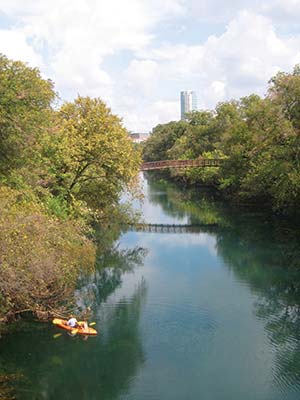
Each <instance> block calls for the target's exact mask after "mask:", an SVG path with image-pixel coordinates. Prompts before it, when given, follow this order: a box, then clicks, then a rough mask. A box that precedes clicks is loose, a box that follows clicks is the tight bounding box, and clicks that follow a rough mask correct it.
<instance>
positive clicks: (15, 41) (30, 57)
mask: <svg viewBox="0 0 300 400" xmlns="http://www.w3.org/2000/svg"><path fill="white" fill-rule="evenodd" d="M0 52H1V53H3V54H5V55H6V56H7V57H8V58H11V59H17V60H22V61H24V62H27V63H28V64H29V65H30V66H31V67H40V68H43V66H44V65H43V61H42V57H41V56H40V55H39V54H37V52H35V50H34V49H33V48H32V46H30V44H29V43H28V42H27V40H26V36H25V35H24V34H23V33H22V32H20V31H18V30H4V29H3V30H0Z"/></svg>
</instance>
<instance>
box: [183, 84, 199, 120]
mask: <svg viewBox="0 0 300 400" xmlns="http://www.w3.org/2000/svg"><path fill="white" fill-rule="evenodd" d="M180 106H181V119H185V118H186V117H185V114H186V113H189V112H191V111H196V110H197V95H196V92H194V91H192V90H186V91H183V92H180Z"/></svg>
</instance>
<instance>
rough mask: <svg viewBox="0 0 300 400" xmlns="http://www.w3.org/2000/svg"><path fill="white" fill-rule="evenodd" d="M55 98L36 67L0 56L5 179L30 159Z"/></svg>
mask: <svg viewBox="0 0 300 400" xmlns="http://www.w3.org/2000/svg"><path fill="white" fill-rule="evenodd" d="M55 96H56V94H55V92H54V90H53V83H52V82H51V81H50V80H45V79H42V77H41V74H40V72H39V71H38V69H37V68H30V67H28V66H27V65H26V64H24V63H22V62H20V61H12V60H9V59H8V58H6V57H5V56H4V55H0V174H2V175H4V176H7V175H8V174H9V173H10V172H11V171H12V169H14V168H18V167H20V166H22V165H23V164H24V162H26V161H28V160H30V159H32V157H34V154H35V151H36V148H37V141H38V138H39V136H40V135H41V133H42V132H43V131H44V130H45V129H46V128H48V127H49V123H50V120H51V114H52V109H51V103H52V102H53V100H54V99H55Z"/></svg>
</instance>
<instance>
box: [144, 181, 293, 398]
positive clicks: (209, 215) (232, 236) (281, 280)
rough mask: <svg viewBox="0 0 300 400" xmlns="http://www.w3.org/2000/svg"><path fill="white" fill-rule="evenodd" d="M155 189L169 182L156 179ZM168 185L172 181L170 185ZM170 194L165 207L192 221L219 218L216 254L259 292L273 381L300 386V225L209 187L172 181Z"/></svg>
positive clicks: (216, 220) (256, 308) (256, 306)
mask: <svg viewBox="0 0 300 400" xmlns="http://www.w3.org/2000/svg"><path fill="white" fill-rule="evenodd" d="M149 184H150V186H151V187H152V186H154V188H155V189H154V190H155V191H159V187H161V186H162V187H163V185H166V184H165V183H162V182H153V181H152V180H151V179H149ZM167 186H168V185H167ZM167 191H168V196H167V200H166V199H165V198H164V197H163V196H160V197H158V196H155V197H154V198H153V199H152V200H153V201H155V202H161V207H162V208H163V210H164V212H166V213H170V214H171V215H173V214H174V211H173V210H181V212H180V215H184V214H185V215H188V221H189V222H190V223H191V224H196V223H199V222H200V221H201V222H202V223H203V222H204V221H205V222H209V223H212V222H213V223H216V224H217V226H218V227H217V228H214V229H213V230H212V229H209V231H207V229H205V228H204V229H201V232H207V233H214V236H215V237H216V250H217V254H218V256H219V257H221V259H222V260H223V261H224V262H225V265H226V267H227V268H228V269H229V270H230V271H231V272H233V273H234V276H235V279H237V280H238V281H239V282H241V283H244V284H246V285H247V286H248V287H249V289H250V290H251V292H252V293H253V294H254V295H255V298H256V301H255V304H254V313H255V315H256V317H257V318H258V319H259V320H262V321H264V325H265V331H266V332H267V335H268V338H269V341H270V343H271V345H272V347H273V350H274V351H275V359H274V365H273V371H272V375H273V379H274V383H275V384H276V385H277V386H278V387H279V389H280V390H283V391H284V390H285V389H287V388H292V390H296V391H298V390H299V391H300V235H299V233H300V229H299V227H298V226H291V223H288V222H287V221H284V220H278V219H274V218H272V217H270V216H268V215H266V214H263V213H257V212H256V213H254V212H247V213H246V212H245V211H242V210H236V209H234V208H233V207H230V205H228V204H224V203H223V202H220V201H219V200H218V199H217V198H216V197H214V195H213V194H211V193H209V192H208V193H205V192H204V191H201V192H199V191H198V192H197V191H189V192H187V191H181V190H179V189H178V188H176V187H175V186H173V185H171V186H170V187H168V190H167Z"/></svg>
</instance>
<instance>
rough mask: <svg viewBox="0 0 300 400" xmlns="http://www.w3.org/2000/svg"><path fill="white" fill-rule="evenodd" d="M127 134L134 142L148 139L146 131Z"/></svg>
mask: <svg viewBox="0 0 300 400" xmlns="http://www.w3.org/2000/svg"><path fill="white" fill-rule="evenodd" d="M129 136H130V138H131V140H132V141H133V142H134V143H141V142H144V140H147V139H148V137H149V134H148V133H129Z"/></svg>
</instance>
